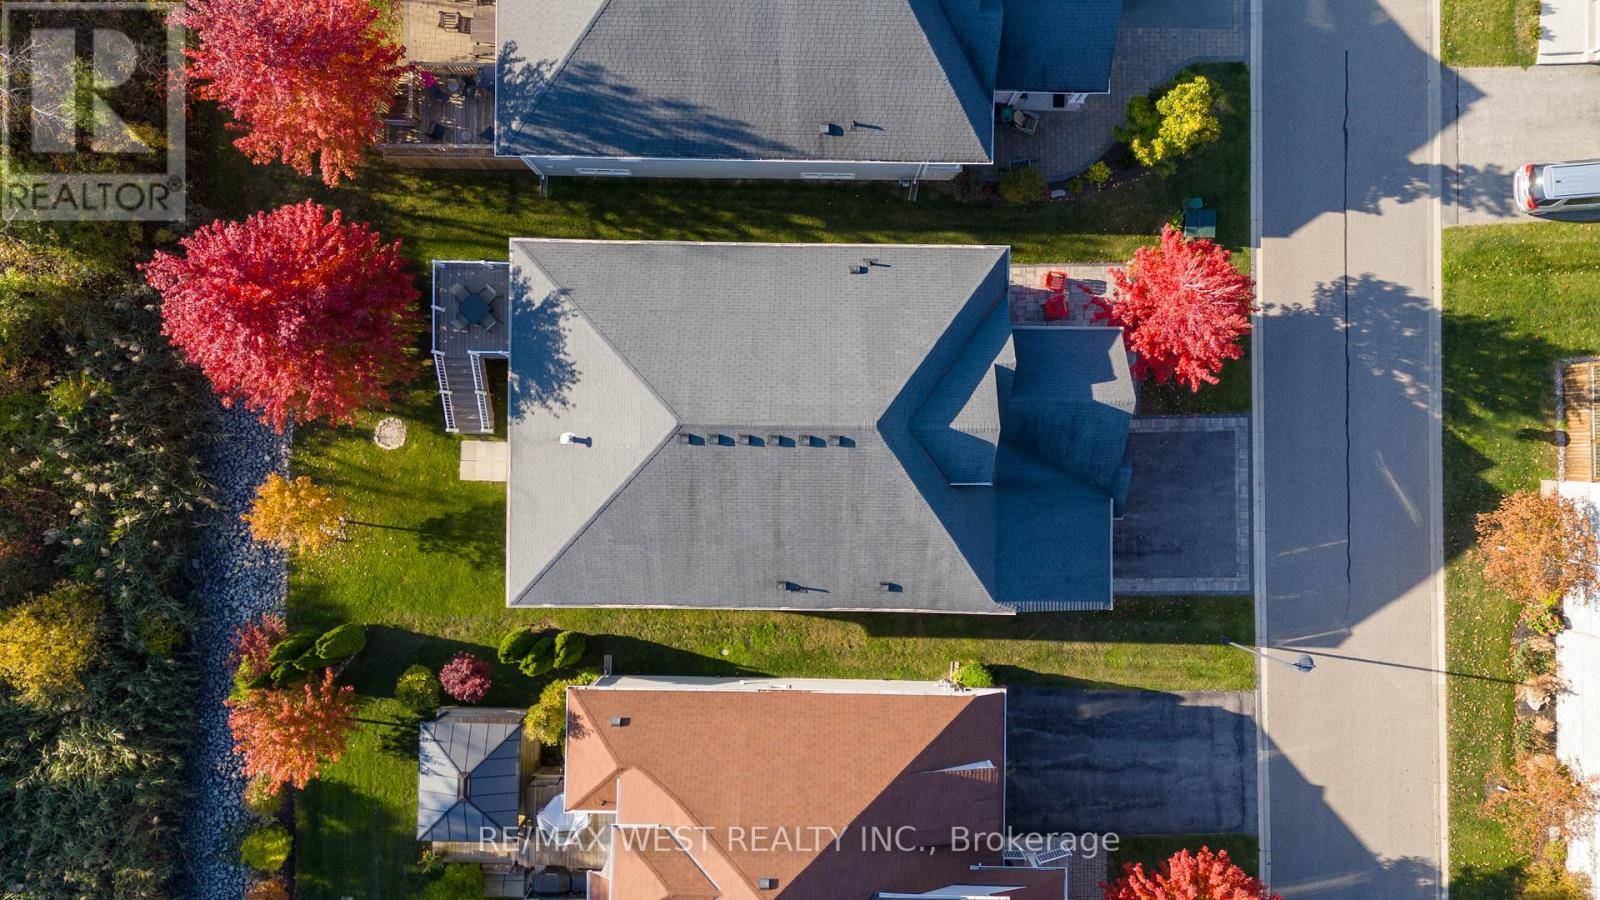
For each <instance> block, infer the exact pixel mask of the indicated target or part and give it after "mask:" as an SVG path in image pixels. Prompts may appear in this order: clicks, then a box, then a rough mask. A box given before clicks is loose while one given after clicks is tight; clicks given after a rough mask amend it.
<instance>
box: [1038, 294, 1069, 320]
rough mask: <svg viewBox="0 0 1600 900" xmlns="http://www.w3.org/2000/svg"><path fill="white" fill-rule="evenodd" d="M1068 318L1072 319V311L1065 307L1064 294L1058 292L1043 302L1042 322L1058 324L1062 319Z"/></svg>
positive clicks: (1065, 298) (1065, 295)
mask: <svg viewBox="0 0 1600 900" xmlns="http://www.w3.org/2000/svg"><path fill="white" fill-rule="evenodd" d="M1070 318H1072V310H1071V308H1070V307H1069V306H1067V294H1066V292H1065V291H1058V292H1056V293H1054V294H1051V295H1050V299H1049V300H1046V301H1045V302H1044V320H1045V321H1046V322H1058V321H1060V320H1062V319H1070Z"/></svg>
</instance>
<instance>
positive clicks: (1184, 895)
mask: <svg viewBox="0 0 1600 900" xmlns="http://www.w3.org/2000/svg"><path fill="white" fill-rule="evenodd" d="M1122 869H1123V873H1122V877H1121V878H1119V879H1117V880H1116V881H1115V882H1113V883H1111V884H1105V885H1101V886H1102V887H1104V888H1105V891H1106V900H1280V898H1279V897H1278V895H1277V894H1274V893H1272V891H1270V890H1268V889H1267V886H1266V885H1264V884H1262V883H1261V882H1259V881H1257V880H1256V879H1254V878H1252V877H1250V875H1248V874H1246V873H1245V871H1244V870H1243V869H1241V868H1239V867H1238V866H1237V865H1235V864H1234V862H1233V860H1231V859H1229V858H1228V851H1226V850H1212V849H1211V848H1210V847H1201V848H1200V852H1199V853H1191V852H1190V851H1188V850H1187V849H1185V850H1179V851H1178V852H1177V853H1174V854H1173V855H1172V857H1171V858H1170V859H1168V860H1167V861H1166V862H1164V863H1162V864H1161V869H1160V871H1156V872H1148V871H1146V870H1145V868H1144V864H1143V863H1134V864H1132V865H1127V866H1123V867H1122Z"/></svg>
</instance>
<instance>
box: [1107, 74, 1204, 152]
mask: <svg viewBox="0 0 1600 900" xmlns="http://www.w3.org/2000/svg"><path fill="white" fill-rule="evenodd" d="M1158 92H1159V94H1160V96H1159V98H1158V97H1157V93H1158ZM1219 99H1220V95H1219V94H1218V93H1217V91H1216V89H1215V85H1213V83H1212V82H1211V80H1210V79H1208V78H1206V77H1205V76H1204V75H1195V76H1193V77H1191V78H1189V79H1188V80H1186V81H1179V82H1176V83H1175V84H1173V85H1171V86H1170V87H1167V88H1165V89H1162V88H1157V89H1156V90H1153V91H1151V92H1150V93H1149V94H1141V95H1139V96H1136V97H1133V98H1131V99H1130V100H1129V101H1128V108H1127V120H1126V121H1125V122H1124V124H1123V125H1121V126H1120V127H1118V128H1117V130H1116V137H1117V140H1119V141H1122V142H1124V143H1126V144H1127V145H1128V149H1129V151H1131V152H1132V153H1133V158H1134V159H1136V160H1138V161H1139V164H1140V165H1143V166H1146V167H1148V168H1153V169H1156V170H1157V171H1160V172H1170V171H1172V170H1173V169H1174V168H1175V166H1176V163H1177V161H1178V160H1179V159H1182V158H1183V157H1185V156H1187V155H1189V153H1191V152H1193V150H1194V149H1195V148H1196V147H1199V146H1200V145H1202V144H1207V143H1210V142H1211V141H1214V140H1216V139H1217V138H1219V137H1221V136H1222V123H1221V122H1220V121H1219V120H1218V119H1217V112H1216V107H1217V103H1218V101H1219Z"/></svg>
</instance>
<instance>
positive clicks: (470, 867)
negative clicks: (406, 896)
mask: <svg viewBox="0 0 1600 900" xmlns="http://www.w3.org/2000/svg"><path fill="white" fill-rule="evenodd" d="M421 897H422V900H481V898H482V897H483V867H482V866H480V865H476V864H474V863H450V864H448V865H446V866H445V867H444V871H443V872H441V873H440V874H439V876H438V877H436V878H434V879H432V880H431V881H429V882H428V883H427V885H426V886H424V887H423V889H422V894H421Z"/></svg>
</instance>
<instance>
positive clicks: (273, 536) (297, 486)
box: [239, 472, 344, 553]
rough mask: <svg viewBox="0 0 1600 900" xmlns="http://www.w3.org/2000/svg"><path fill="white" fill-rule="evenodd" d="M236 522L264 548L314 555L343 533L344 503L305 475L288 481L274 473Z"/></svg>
mask: <svg viewBox="0 0 1600 900" xmlns="http://www.w3.org/2000/svg"><path fill="white" fill-rule="evenodd" d="M239 518H241V519H243V520H244V521H245V522H246V523H247V524H248V525H249V526H250V536H251V537H253V538H255V539H256V540H258V541H260V542H262V543H263V544H271V545H272V546H274V547H277V548H278V549H279V550H288V551H292V552H295V553H316V552H318V551H320V550H325V549H327V548H328V547H329V546H330V545H332V544H333V542H334V541H337V540H338V539H339V537H340V535H342V534H343V533H344V500H342V499H341V498H339V497H336V496H334V494H333V492H332V491H329V490H328V489H327V488H324V487H322V486H321V485H319V484H316V483H314V482H312V480H311V479H309V478H307V477H306V476H304V475H301V476H299V477H297V478H294V479H292V480H291V479H288V478H284V477H283V476H282V475H279V474H278V473H277V472H273V473H272V474H270V475H268V476H267V480H266V481H263V482H261V485H260V486H259V487H257V488H256V497H255V500H253V501H252V502H251V503H250V511H249V512H247V513H245V514H243V515H241V516H240V517H239Z"/></svg>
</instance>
